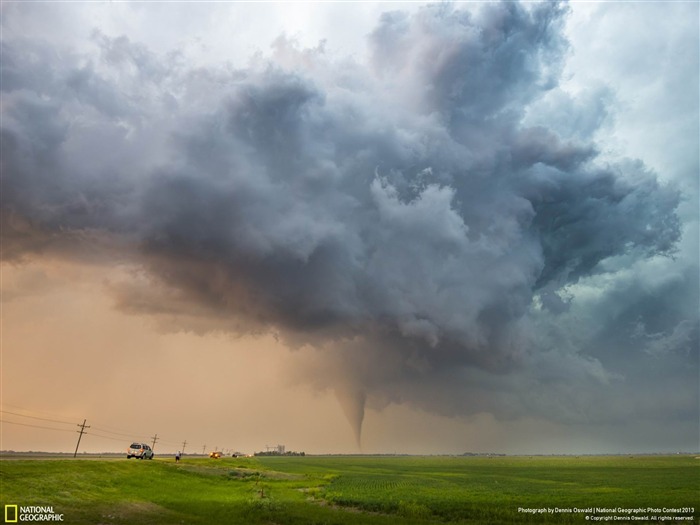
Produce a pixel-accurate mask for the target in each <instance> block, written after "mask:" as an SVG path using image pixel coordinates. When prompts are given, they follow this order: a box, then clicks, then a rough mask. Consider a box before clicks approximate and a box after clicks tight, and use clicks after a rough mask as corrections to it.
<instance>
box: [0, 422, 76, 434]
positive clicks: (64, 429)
mask: <svg viewBox="0 0 700 525" xmlns="http://www.w3.org/2000/svg"><path fill="white" fill-rule="evenodd" d="M0 423H9V424H10V425H22V426H23V427H32V428H43V429H44V430H58V431H59V432H73V431H72V430H68V429H67V428H52V427H42V426H39V425H30V424H28V423H19V422H17V421H7V420H5V419H0Z"/></svg>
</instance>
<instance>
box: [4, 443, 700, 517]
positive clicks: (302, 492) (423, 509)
mask: <svg viewBox="0 0 700 525" xmlns="http://www.w3.org/2000/svg"><path fill="white" fill-rule="evenodd" d="M0 483H1V491H0V496H1V497H0V504H2V506H3V508H5V506H6V505H10V506H13V505H17V507H16V508H14V509H13V508H10V511H11V512H10V514H9V516H10V519H12V518H13V517H16V514H13V513H15V512H19V513H20V518H22V517H23V516H21V514H22V512H24V513H25V514H26V513H29V512H34V513H35V514H37V513H43V514H42V515H46V514H48V513H49V512H50V513H53V514H54V515H58V514H61V515H62V518H63V523H78V524H91V525H94V524H104V525H106V524H154V525H157V524H190V523H192V524H219V523H221V524H229V523H230V524H266V525H271V524H280V525H282V524H300V525H301V524H304V525H309V524H319V525H320V524H351V523H360V524H370V525H371V524H396V523H399V524H400V523H406V524H428V523H435V524H439V523H470V524H471V523H475V524H476V523H494V524H498V523H586V522H589V521H593V522H598V521H601V522H602V521H616V522H619V521H642V520H643V521H650V522H665V523H698V518H699V517H700V508H698V507H700V460H698V459H696V458H695V457H693V456H635V457H628V456H624V457H623V456H610V457H579V458H575V457H532V458H530V457H493V458H488V457H384V456H382V457H372V456H366V457H362V456H352V457H351V456H346V457H335V456H331V457H322V456H306V457H260V458H222V459H218V460H216V459H209V458H184V459H183V460H182V461H180V462H179V463H176V462H175V461H174V459H173V458H166V457H162V458H156V459H155V460H154V461H138V460H134V459H132V460H127V459H125V458H124V459H122V458H113V459H92V460H89V459H12V460H10V459H3V460H2V461H0ZM30 507H42V508H40V509H33V510H32V509H31V508H30ZM46 507H49V508H46ZM6 512H7V509H6ZM6 515H7V514H6ZM25 518H26V516H25Z"/></svg>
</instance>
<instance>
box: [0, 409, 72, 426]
mask: <svg viewBox="0 0 700 525" xmlns="http://www.w3.org/2000/svg"><path fill="white" fill-rule="evenodd" d="M0 412H2V413H3V414H12V415H13V416H20V417H28V418H30V419H40V420H42V421H51V422H52V423H61V424H63V425H74V424H75V423H73V422H72V421H70V422H69V421H60V420H58V419H48V418H45V417H37V416H28V415H26V414H19V413H17V412H10V411H9V410H0Z"/></svg>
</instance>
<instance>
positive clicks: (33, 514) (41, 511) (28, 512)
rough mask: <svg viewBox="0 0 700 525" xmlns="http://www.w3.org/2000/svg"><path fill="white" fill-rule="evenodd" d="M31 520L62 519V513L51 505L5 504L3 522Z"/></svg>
mask: <svg viewBox="0 0 700 525" xmlns="http://www.w3.org/2000/svg"><path fill="white" fill-rule="evenodd" d="M31 521H63V514H60V513H58V512H55V511H54V510H53V507H52V506H51V507H38V506H28V507H23V506H19V505H5V523H26V522H31Z"/></svg>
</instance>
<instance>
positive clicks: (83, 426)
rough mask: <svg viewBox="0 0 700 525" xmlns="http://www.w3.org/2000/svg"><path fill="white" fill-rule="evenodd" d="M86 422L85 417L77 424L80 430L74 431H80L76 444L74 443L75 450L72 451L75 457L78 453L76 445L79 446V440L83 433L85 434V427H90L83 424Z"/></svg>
mask: <svg viewBox="0 0 700 525" xmlns="http://www.w3.org/2000/svg"><path fill="white" fill-rule="evenodd" d="M85 423H87V419H83V424H82V425H78V426H79V427H80V430H76V432H80V435H79V436H78V444H77V445H75V452H74V453H73V457H76V456H77V455H78V447H79V446H80V440H81V439H82V438H83V434H85V429H86V428H90V426H89V425H85Z"/></svg>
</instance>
